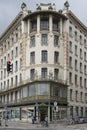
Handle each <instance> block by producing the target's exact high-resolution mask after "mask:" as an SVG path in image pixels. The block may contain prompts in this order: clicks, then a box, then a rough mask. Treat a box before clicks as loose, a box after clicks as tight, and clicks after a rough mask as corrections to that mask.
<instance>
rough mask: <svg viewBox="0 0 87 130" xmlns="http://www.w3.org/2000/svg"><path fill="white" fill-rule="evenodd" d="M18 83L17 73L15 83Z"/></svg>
mask: <svg viewBox="0 0 87 130" xmlns="http://www.w3.org/2000/svg"><path fill="white" fill-rule="evenodd" d="M17 84H18V76H17V75H16V76H15V85H16V86H17Z"/></svg>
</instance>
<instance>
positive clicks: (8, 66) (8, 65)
mask: <svg viewBox="0 0 87 130" xmlns="http://www.w3.org/2000/svg"><path fill="white" fill-rule="evenodd" d="M12 69H13V65H12V64H11V61H7V72H12Z"/></svg>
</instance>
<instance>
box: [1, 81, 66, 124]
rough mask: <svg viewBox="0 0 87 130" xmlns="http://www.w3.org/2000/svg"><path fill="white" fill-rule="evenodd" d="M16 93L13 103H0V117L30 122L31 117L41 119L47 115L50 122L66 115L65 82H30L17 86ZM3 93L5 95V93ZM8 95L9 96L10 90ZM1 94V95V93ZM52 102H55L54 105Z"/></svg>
mask: <svg viewBox="0 0 87 130" xmlns="http://www.w3.org/2000/svg"><path fill="white" fill-rule="evenodd" d="M11 91H12V90H11ZM14 91H15V90H14ZM16 91H17V88H16ZM11 93H12V92H11ZM13 93H14V92H13ZM17 93H18V97H20V99H19V100H18V102H17V100H16V102H15V101H14V102H13V103H11V102H10V101H9V102H8V103H6V102H5V103H3V102H2V103H1V105H0V117H1V118H6V117H8V118H9V119H15V120H28V121H30V122H31V120H32V117H35V118H36V119H39V120H40V121H43V120H44V119H45V116H47V117H48V121H49V122H50V121H53V120H58V119H61V118H62V119H63V118H65V117H66V116H67V85H65V84H62V83H58V82H54V81H44V82H43V81H41V82H32V83H31V84H26V85H25V86H22V87H19V88H18V92H17ZM1 94H2V93H1ZM3 94H4V95H5V93H3ZM7 94H8V93H7ZM8 95H9V96H10V91H9V94H8ZM1 96H2V97H3V95H1ZM10 97H11V96H10ZM16 99H17V96H16ZM54 102H56V106H55V105H54Z"/></svg>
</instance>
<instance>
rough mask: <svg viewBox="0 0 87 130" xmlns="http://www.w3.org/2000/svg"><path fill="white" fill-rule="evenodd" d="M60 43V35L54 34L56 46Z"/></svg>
mask: <svg viewBox="0 0 87 130" xmlns="http://www.w3.org/2000/svg"><path fill="white" fill-rule="evenodd" d="M58 43H59V36H57V35H54V46H58Z"/></svg>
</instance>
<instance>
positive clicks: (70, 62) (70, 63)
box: [69, 56, 72, 68]
mask: <svg viewBox="0 0 87 130" xmlns="http://www.w3.org/2000/svg"><path fill="white" fill-rule="evenodd" d="M69 67H70V68H72V57H71V56H70V57H69Z"/></svg>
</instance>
